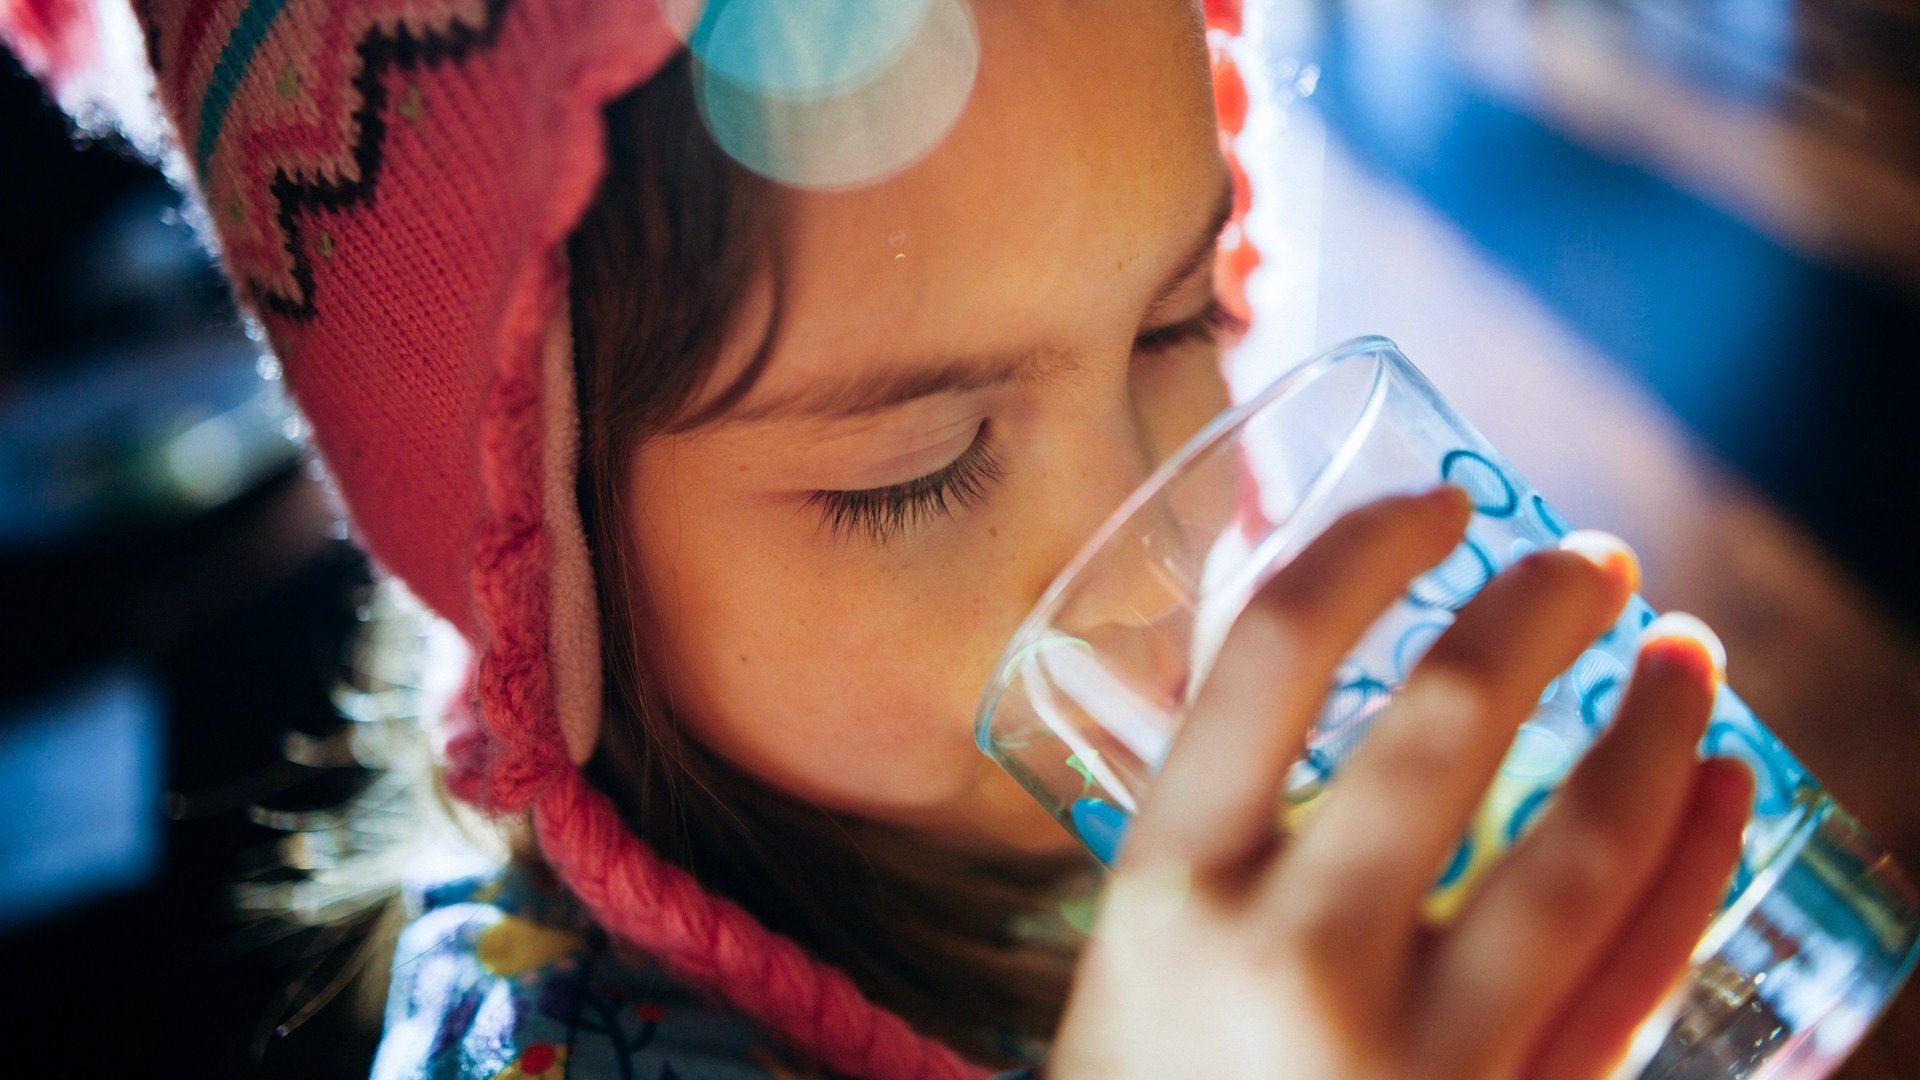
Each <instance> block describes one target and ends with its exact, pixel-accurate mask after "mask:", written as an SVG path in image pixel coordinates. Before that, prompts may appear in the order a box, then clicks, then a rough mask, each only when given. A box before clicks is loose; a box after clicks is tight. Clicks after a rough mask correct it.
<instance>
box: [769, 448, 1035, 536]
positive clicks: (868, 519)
mask: <svg viewBox="0 0 1920 1080" xmlns="http://www.w3.org/2000/svg"><path fill="white" fill-rule="evenodd" d="M1002 475H1003V473H1002V470H1001V467H1000V459H999V458H998V457H996V456H995V455H994V452H993V444H992V442H991V441H990V440H989V438H988V435H987V425H986V424H985V423H984V422H983V423H981V425H980V430H979V432H978V433H976V434H975V435H974V437H973V442H972V443H971V444H969V445H968V447H967V448H966V449H965V450H962V451H961V452H960V456H959V457H957V458H954V459H953V461H952V462H950V463H949V464H947V465H946V466H944V467H942V468H940V469H938V470H936V471H934V472H931V473H928V474H927V475H925V476H922V477H919V478H917V479H913V480H909V481H907V482H906V483H904V484H894V485H892V486H891V487H879V488H866V489H864V490H861V491H816V492H814V493H813V494H811V495H809V496H807V503H806V505H808V506H809V507H812V508H813V509H814V510H815V511H817V512H818V513H819V514H820V519H821V522H822V524H824V525H825V526H826V527H827V529H828V530H829V531H831V532H832V533H833V535H834V537H835V538H837V539H841V540H845V539H849V538H851V537H852V536H854V535H855V534H856V533H858V534H864V535H865V536H866V538H867V539H869V540H871V541H873V542H874V543H876V544H886V543H889V542H891V541H893V540H897V539H899V538H900V537H901V536H903V535H905V534H906V533H907V532H909V531H911V530H912V529H913V528H914V527H915V526H917V525H919V524H921V523H922V522H924V521H927V520H930V519H932V518H934V517H944V516H951V515H953V514H956V513H958V512H960V511H961V510H965V509H966V508H968V507H970V506H972V505H974V504H975V503H977V502H979V501H980V500H982V499H984V498H986V496H987V491H988V490H989V489H990V488H992V487H993V485H994V484H996V483H998V482H999V481H1000V478H1001V476H1002Z"/></svg>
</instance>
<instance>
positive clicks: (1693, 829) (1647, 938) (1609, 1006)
mask: <svg viewBox="0 0 1920 1080" xmlns="http://www.w3.org/2000/svg"><path fill="white" fill-rule="evenodd" d="M1752 805H1753V774H1752V773H1751V772H1749V771H1748V770H1747V767H1746V766H1745V765H1744V764H1742V763H1740V762H1739V761H1737V760H1735V759H1732V758H1710V759H1708V760H1706V761H1703V762H1701V763H1700V764H1699V766H1698V767H1697V768H1696V769H1695V771H1694V774H1693V778H1692V784H1691V786H1690V787H1689V789H1688V792H1687V799H1686V810H1685V812H1684V814H1683V815H1682V817H1683V822H1684V823H1683V825H1682V827H1681V830H1680V834H1679V835H1678V836H1677V837H1676V838H1675V841H1674V843H1673V845H1672V846H1671V847H1670V848H1669V849H1668V851H1667V854H1666V857H1665V858H1664V860H1663V861H1662V863H1661V866H1660V868H1659V870H1658V871H1657V872H1656V873H1655V875H1654V880H1653V884H1652V885H1651V886H1650V887H1649V888H1648V889H1647V890H1646V891H1645V892H1644V893H1643V894H1642V896H1641V898H1640V900H1639V901H1638V902H1637V903H1636V905H1635V907H1634V911H1633V914H1632V915H1631V916H1629V918H1628V919H1627V922H1626V925H1625V927H1624V929H1623V930H1622V931H1621V932H1620V934H1619V935H1618V937H1617V941H1618V943H1619V944H1618V946H1617V947H1616V948H1613V949H1609V950H1607V952H1606V953H1605V954H1604V956H1603V957H1602V959H1601V960H1600V962H1599V963H1598V965H1597V967H1596V968H1595V970H1594V971H1593V973H1592V974H1591V975H1590V976H1589V977H1588V979H1587V980H1585V981H1584V982H1583V983H1582V988H1581V992H1580V996H1579V997H1578V998H1577V999H1575V1000H1574V1001H1573V1002H1572V1004H1571V1005H1570V1006H1569V1007H1568V1008H1566V1009H1565V1010H1564V1011H1563V1012H1562V1014H1561V1015H1560V1016H1559V1017H1558V1018H1557V1019H1555V1020H1554V1021H1553V1022H1552V1023H1551V1024H1550V1026H1549V1027H1548V1028H1547V1033H1546V1036H1545V1039H1544V1041H1543V1042H1542V1043H1541V1049H1540V1050H1539V1051H1538V1052H1537V1053H1536V1054H1535V1057H1534V1062H1535V1063H1534V1064H1533V1065H1532V1066H1531V1067H1529V1068H1527V1069H1526V1070H1524V1071H1522V1072H1521V1073H1520V1075H1521V1076H1525V1077H1527V1078H1528V1080H1593V1078H1595V1077H1600V1076H1608V1075H1611V1074H1612V1072H1613V1070H1614V1068H1615V1067H1617V1065H1618V1063H1619V1061H1620V1059H1621V1058H1622V1057H1623V1056H1624V1055H1625V1054H1626V1052H1627V1051H1628V1049H1630V1047H1631V1045H1632V1039H1633V1035H1634V1033H1635V1031H1636V1030H1637V1029H1638V1028H1639V1026H1640V1024H1641V1023H1642V1022H1643V1021H1645V1019H1646V1018H1647V1015H1648V1014H1649V1013H1651V1012H1652V1011H1653V1010H1654V1008H1655V1007H1656V1006H1658V1005H1659V1004H1660V1002H1661V1000H1662V999H1664V998H1665V997H1666V995H1667V994H1668V993H1669V992H1670V991H1671V989H1672V988H1673V986H1674V984H1675V982H1676V980H1678V979H1679V978H1680V977H1681V975H1682V974H1683V973H1684V971H1685V970H1686V967H1687V962H1688V959H1689V958H1690V957H1691V956H1692V953H1693V949H1694V946H1695V945H1697V944H1698V943H1699V941H1700V936H1701V934H1702V933H1704V932H1705V929H1706V926H1707V924H1708V922H1709V921H1710V920H1711V919H1712V917H1713V915H1714V913H1715V912H1716V911H1718V910H1719V907H1720V902H1721V900H1722V899H1724V898H1725V896H1726V891H1727V880H1728V879H1729V878H1730V877H1732V875H1733V869H1734V865H1735V863H1737V862H1738V861H1739V858H1740V834H1741V831H1742V829H1744V828H1745V826H1746V823H1747V818H1748V816H1749V815H1750V813H1751V810H1752Z"/></svg>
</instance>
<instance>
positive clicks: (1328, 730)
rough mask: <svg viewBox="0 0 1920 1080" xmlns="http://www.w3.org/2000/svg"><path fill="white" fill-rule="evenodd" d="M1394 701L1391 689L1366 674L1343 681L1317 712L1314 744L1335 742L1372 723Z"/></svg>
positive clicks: (1356, 675)
mask: <svg viewBox="0 0 1920 1080" xmlns="http://www.w3.org/2000/svg"><path fill="white" fill-rule="evenodd" d="M1392 697H1393V688H1392V687H1390V686H1388V685H1387V684H1386V683H1384V682H1381V681H1380V680H1379V679H1376V678H1374V677H1373V676H1371V675H1367V674H1365V673H1358V674H1352V675H1349V676H1348V677H1346V678H1344V679H1342V680H1341V681H1340V683H1339V684H1338V685H1337V686H1335V687H1334V688H1333V693H1332V694H1331V695H1330V696H1329V697H1328V698H1327V704H1326V707H1325V708H1323V709H1321V710H1320V722H1319V723H1318V724H1316V725H1315V726H1314V733H1313V734H1314V739H1315V741H1316V742H1320V741H1325V740H1328V739H1333V738H1338V737H1340V736H1342V735H1346V734H1347V733H1348V732H1349V731H1351V730H1352V729H1354V728H1356V727H1359V726H1361V725H1363V724H1365V723H1366V722H1367V721H1369V720H1371V719H1373V717H1374V715H1375V714H1377V713H1378V712H1379V711H1380V710H1381V709H1383V708H1385V707H1386V704H1387V702H1388V701H1389V700H1391V699H1392Z"/></svg>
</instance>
